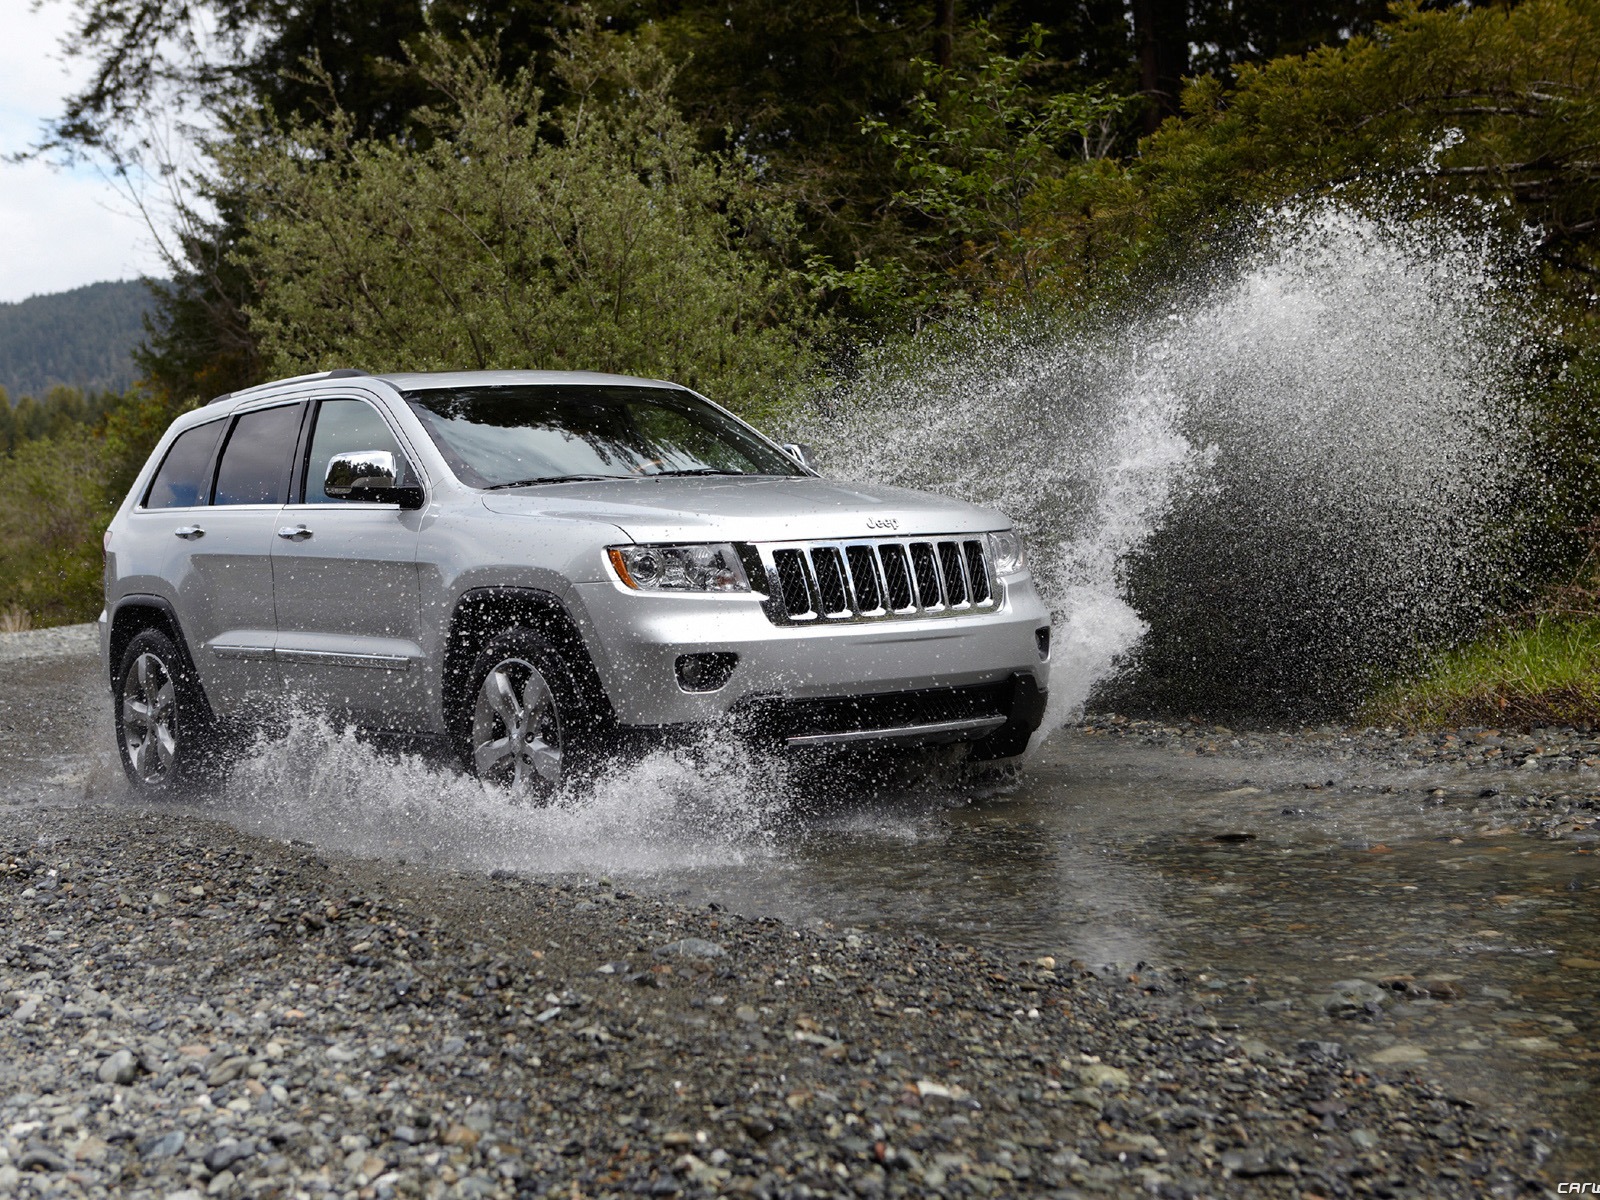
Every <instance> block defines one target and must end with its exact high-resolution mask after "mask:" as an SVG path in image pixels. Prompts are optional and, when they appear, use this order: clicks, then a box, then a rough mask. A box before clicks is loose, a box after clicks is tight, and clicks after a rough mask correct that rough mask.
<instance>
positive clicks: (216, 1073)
mask: <svg viewBox="0 0 1600 1200" xmlns="http://www.w3.org/2000/svg"><path fill="white" fill-rule="evenodd" d="M249 1067H250V1060H249V1059H248V1058H246V1057H245V1056H243V1055H236V1056H235V1057H233V1058H225V1059H223V1060H222V1061H221V1062H219V1063H218V1064H217V1065H216V1066H214V1067H212V1068H211V1070H210V1072H209V1073H208V1074H207V1075H206V1086H207V1087H221V1086H222V1085H223V1084H226V1083H232V1082H233V1081H234V1080H235V1079H237V1078H239V1076H241V1075H243V1074H244V1073H245V1071H247V1070H248V1069H249Z"/></svg>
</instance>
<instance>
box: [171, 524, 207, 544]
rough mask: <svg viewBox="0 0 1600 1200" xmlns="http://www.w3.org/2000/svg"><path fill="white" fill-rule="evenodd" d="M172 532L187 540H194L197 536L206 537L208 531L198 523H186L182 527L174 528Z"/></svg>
mask: <svg viewBox="0 0 1600 1200" xmlns="http://www.w3.org/2000/svg"><path fill="white" fill-rule="evenodd" d="M172 532H173V533H174V534H175V535H176V536H178V537H181V538H182V539H183V540H184V541H186V542H192V541H194V539H195V538H197V537H205V535H206V531H205V530H204V529H201V528H200V526H198V525H184V526H182V527H181V528H178V529H174V530H173V531H172Z"/></svg>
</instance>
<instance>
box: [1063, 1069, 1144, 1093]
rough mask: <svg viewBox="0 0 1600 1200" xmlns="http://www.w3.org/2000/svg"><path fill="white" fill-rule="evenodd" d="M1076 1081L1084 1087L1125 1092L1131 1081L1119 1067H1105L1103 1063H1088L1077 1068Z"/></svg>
mask: <svg viewBox="0 0 1600 1200" xmlns="http://www.w3.org/2000/svg"><path fill="white" fill-rule="evenodd" d="M1077 1070H1078V1079H1079V1080H1080V1081H1081V1082H1082V1083H1083V1086H1084V1087H1088V1088H1101V1089H1109V1090H1112V1091H1118V1092H1120V1091H1125V1090H1126V1089H1127V1087H1128V1085H1129V1084H1130V1083H1131V1082H1132V1080H1131V1079H1130V1078H1129V1077H1128V1073H1127V1072H1126V1071H1124V1070H1123V1069H1122V1068H1121V1067H1112V1066H1107V1065H1106V1064H1105V1063H1088V1064H1086V1065H1084V1066H1081V1067H1079V1068H1077Z"/></svg>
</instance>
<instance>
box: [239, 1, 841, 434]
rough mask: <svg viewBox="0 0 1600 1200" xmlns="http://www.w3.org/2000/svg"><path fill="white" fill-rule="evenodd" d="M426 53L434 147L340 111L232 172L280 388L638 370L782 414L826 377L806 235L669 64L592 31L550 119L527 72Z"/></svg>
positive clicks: (475, 58)
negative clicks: (812, 340) (342, 372)
mask: <svg viewBox="0 0 1600 1200" xmlns="http://www.w3.org/2000/svg"><path fill="white" fill-rule="evenodd" d="M430 53H431V55H432V57H431V58H430V60H429V61H428V62H426V63H424V64H423V65H422V66H421V68H420V69H421V70H422V71H423V73H424V75H425V77H426V78H427V79H428V80H429V82H430V83H431V84H432V85H433V86H434V88H436V89H437V91H438V93H439V95H440V97H441V100H442V103H441V104H440V106H439V107H438V108H436V109H431V110H427V111H425V112H422V113H419V114H418V119H419V120H420V121H421V122H422V123H423V125H424V127H425V128H426V129H427V131H428V135H429V136H428V137H427V138H426V139H421V140H417V141H406V142H400V141H396V140H374V139H363V138H358V137H356V136H355V135H354V132H353V130H354V124H353V121H352V119H351V118H350V117H349V116H348V115H346V114H344V113H341V112H335V113H334V114H333V115H332V116H331V117H330V118H329V120H327V121H326V122H323V123H319V124H316V125H308V124H290V125H281V124H277V123H274V122H272V121H270V120H269V121H266V122H264V123H260V124H257V125H254V126H253V127H250V128H248V129H247V130H245V131H243V132H241V133H240V134H239V135H238V136H237V137H235V138H233V139H232V140H230V141H229V142H228V143H227V144H226V145H225V146H224V147H222V148H220V149H219V150H218V161H219V164H220V166H221V168H222V171H223V173H224V175H225V176H227V177H229V178H231V179H234V180H237V181H239V182H240V183H241V184H242V186H243V187H244V190H245V191H246V192H247V193H248V194H249V195H250V196H252V197H253V198H254V199H255V201H256V203H257V204H258V205H259V211H258V214H257V218H256V220H255V221H254V222H253V223H252V224H251V226H250V228H249V232H248V234H247V235H246V237H245V239H244V244H243V251H242V255H243V257H242V260H241V261H242V262H243V263H244V265H245V266H246V268H247V269H248V270H249V271H250V273H251V276H252V278H253V279H254V281H255V284H256V286H257V288H258V291H259V300H258V301H257V302H256V304H255V305H254V307H253V309H252V311H251V314H250V315H251V324H252V330H253V331H254V332H255V333H256V335H257V336H258V337H259V339H260V343H261V347H262V351H263V355H264V357H265V358H266V360H267V361H268V362H269V364H270V366H271V369H272V370H273V371H274V372H278V373H284V374H288V373H293V372H297V371H306V370H315V369H321V368H327V367H335V366H358V367H364V368H366V369H368V370H373V371H381V370H397V369H409V370H438V369H482V368H555V369H560V368H578V369H588V370H602V371H618V372H627V373H631V374H639V375H645V376H657V377H667V378H672V379H675V380H678V381H680V382H683V383H686V384H689V385H690V386H693V387H696V388H699V389H701V390H703V391H706V392H708V393H710V394H712V395H713V396H715V397H716V398H718V399H720V400H723V401H725V402H728V403H730V404H732V405H733V406H734V407H737V408H740V409H742V410H743V411H745V412H746V413H759V412H761V411H763V410H768V409H770V408H771V407H773V401H774V400H775V398H776V396H777V394H778V392H779V389H780V387H781V385H783V384H784V383H785V382H787V381H790V380H792V379H794V378H796V377H797V376H798V374H799V373H800V371H801V369H802V368H803V366H804V365H805V363H806V362H807V361H808V356H807V350H806V346H807V335H808V333H809V332H810V329H811V325H810V311H811V310H810V303H809V300H808V297H807V293H806V290H805V289H806V286H807V285H806V282H805V277H804V276H803V275H802V274H801V273H800V272H799V271H798V270H795V269H793V268H790V267H788V266H785V265H784V263H785V258H786V256H788V257H792V251H794V250H796V249H797V247H795V245H794V237H795V228H796V226H795V223H794V220H793V216H792V214H791V212H790V210H789V209H788V208H787V207H785V206H782V205H779V204H775V203H772V202H769V201H768V200H767V199H765V198H764V196H763V194H762V192H761V191H760V189H759V188H757V186H756V179H755V175H754V172H753V169H752V168H751V166H750V165H749V164H748V163H746V162H745V161H744V160H742V159H740V158H738V157H736V156H719V155H713V154H708V153H706V152H704V151H702V150H701V149H700V148H699V146H698V142H697V137H696V132H695V130H694V129H693V128H692V127H691V126H690V125H689V124H688V123H687V122H685V121H684V119H683V118H682V117H681V116H680V114H679V113H678V111H677V109H676V107H675V106H674V105H673V103H672V100H671V96H670V92H669V89H670V85H671V82H672V72H671V71H670V70H669V69H668V67H667V66H666V64H665V62H664V61H663V60H662V58H661V57H660V55H659V53H657V52H656V51H654V50H652V49H651V48H649V47H648V46H646V45H643V44H642V43H638V42H633V41H628V40H624V39H622V38H619V37H616V36H614V35H611V34H607V33H604V32H602V31H600V30H598V28H597V27H596V26H595V25H594V23H593V21H592V20H588V21H586V22H585V23H584V24H583V25H581V26H580V27H579V29H578V30H577V31H575V32H574V33H573V34H571V35H570V36H569V37H568V38H567V39H566V40H565V41H564V42H563V57H562V58H561V60H560V62H559V63H558V68H557V69H558V72H559V74H560V75H561V77H562V78H563V80H564V82H565V84H566V86H567V88H568V90H569V92H570V94H571V96H572V99H571V100H569V101H568V102H567V103H566V104H564V105H562V106H561V107H560V108H559V109H556V110H555V111H553V112H545V111H544V110H543V109H542V108H541V100H542V95H541V92H540V91H539V89H538V88H536V87H535V86H534V84H533V76H532V74H531V72H530V71H528V70H526V69H524V70H522V71H519V72H517V73H516V74H515V76H514V77H513V78H512V79H511V81H510V82H506V81H505V80H504V79H503V77H502V75H501V73H500V72H499V70H498V64H497V63H496V61H495V59H494V56H493V55H492V54H490V53H488V52H484V51H479V50H458V49H453V48H450V47H447V46H445V45H444V43H442V42H438V41H435V42H434V43H432V44H431V46H430ZM424 142H425V143H426V144H423V143H424Z"/></svg>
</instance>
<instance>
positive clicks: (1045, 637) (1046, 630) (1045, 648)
mask: <svg viewBox="0 0 1600 1200" xmlns="http://www.w3.org/2000/svg"><path fill="white" fill-rule="evenodd" d="M1033 640H1034V641H1035V642H1037V643H1038V645H1039V660H1040V661H1041V662H1042V661H1044V660H1045V659H1047V658H1049V657H1050V626H1048V625H1046V626H1044V627H1043V628H1041V629H1035V630H1034V631H1033Z"/></svg>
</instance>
